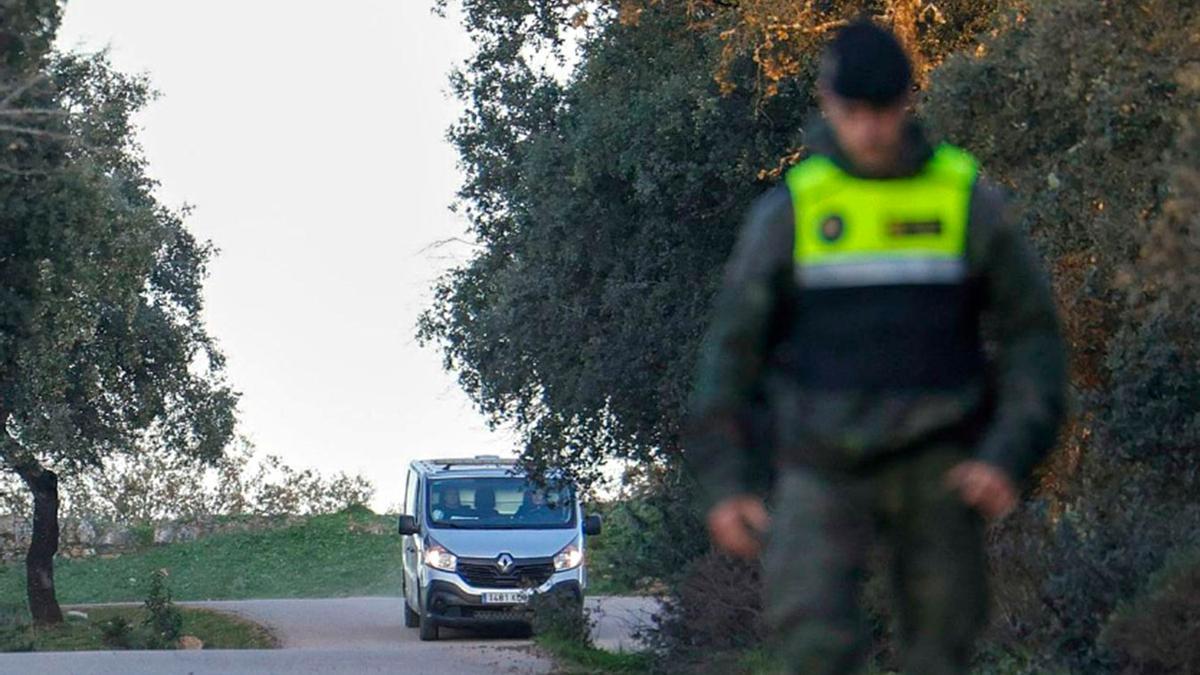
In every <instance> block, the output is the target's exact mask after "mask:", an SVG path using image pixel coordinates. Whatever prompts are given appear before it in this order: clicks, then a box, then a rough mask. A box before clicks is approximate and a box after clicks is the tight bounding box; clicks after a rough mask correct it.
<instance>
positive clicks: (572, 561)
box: [554, 541, 583, 572]
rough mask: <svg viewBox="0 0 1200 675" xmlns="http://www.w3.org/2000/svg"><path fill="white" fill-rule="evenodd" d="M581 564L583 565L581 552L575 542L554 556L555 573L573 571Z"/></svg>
mask: <svg viewBox="0 0 1200 675" xmlns="http://www.w3.org/2000/svg"><path fill="white" fill-rule="evenodd" d="M581 564H583V550H582V549H580V548H579V543H578V542H577V541H573V542H571V543H569V544H567V545H566V546H565V547H563V550H561V551H559V552H558V553H555V554H554V571H555V572H562V571H563V570H573V569H575V568H576V567H579V566H580V565H581Z"/></svg>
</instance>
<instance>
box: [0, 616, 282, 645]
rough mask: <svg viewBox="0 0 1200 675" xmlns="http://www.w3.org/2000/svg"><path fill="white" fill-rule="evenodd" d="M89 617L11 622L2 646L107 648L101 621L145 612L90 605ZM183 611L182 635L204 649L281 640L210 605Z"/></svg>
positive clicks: (133, 620)
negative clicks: (55, 622)
mask: <svg viewBox="0 0 1200 675" xmlns="http://www.w3.org/2000/svg"><path fill="white" fill-rule="evenodd" d="M86 611H87V614H88V618H87V619H86V620H82V619H68V620H67V621H66V622H65V623H63V624H61V625H58V626H53V627H46V628H41V627H33V626H30V625H28V624H27V623H25V624H21V625H15V626H14V625H10V626H8V627H6V628H5V629H4V631H3V636H2V637H0V650H3V651H12V650H16V651H37V652H69V651H88V650H107V649H111V647H109V646H107V645H105V644H104V641H103V639H102V635H101V631H100V623H101V622H103V621H106V620H108V619H113V618H116V617H123V618H124V619H126V620H127V621H129V622H130V623H132V624H134V625H138V624H140V623H141V622H142V620H143V619H144V618H145V616H146V611H145V610H144V609H142V608H141V607H90V608H87V610H86ZM180 611H181V612H182V614H183V631H182V634H183V635H193V636H195V637H198V638H200V640H202V641H203V642H204V648H205V649H273V648H275V647H278V646H279V642H278V640H276V639H275V636H274V635H271V633H270V631H268V630H267V629H266V628H263V627H262V626H260V625H258V624H256V623H254V622H252V621H247V620H245V619H242V618H240V617H236V616H233V615H230V614H225V613H222V612H214V611H212V610H207V609H195V608H186V607H185V608H180Z"/></svg>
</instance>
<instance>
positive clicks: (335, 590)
mask: <svg viewBox="0 0 1200 675" xmlns="http://www.w3.org/2000/svg"><path fill="white" fill-rule="evenodd" d="M394 527H395V523H394V521H393V519H392V518H391V517H388V516H380V515H376V514H374V513H371V512H370V511H369V510H367V509H365V508H362V507H357V508H351V509H347V510H344V511H341V512H339V513H333V514H325V515H318V516H312V517H310V518H308V519H306V520H304V521H302V522H300V523H298V524H295V525H290V526H287V527H282V528H280V529H271V530H262V531H257V532H231V533H228V534H217V535H212V536H210V537H206V538H203V539H200V540H198V541H192V542H184V543H178V544H170V545H165V546H154V545H150V546H146V547H143V548H141V549H139V550H135V551H132V552H130V553H125V554H120V555H118V556H116V557H111V558H100V557H92V558H84V559H79V560H67V561H61V562H60V563H59V564H58V566H57V569H56V571H55V572H56V576H57V579H56V582H57V586H58V588H59V594H60V597H61V598H62V600H63V602H66V603H72V604H79V603H101V602H135V601H140V600H141V599H142V598H143V597H144V585H145V579H147V578H148V576H149V575H150V574H151V573H152V572H153V571H155V570H160V569H161V570H167V571H168V573H169V575H170V580H171V590H172V593H173V594H174V598H175V599H176V600H237V599H244V598H289V597H290V598H321V597H324V598H328V597H345V596H352V595H396V594H398V593H399V588H400V566H399V560H400V545H401V544H400V538H399V537H398V536H396V535H395V533H394ZM24 586H25V577H24V569H23V568H22V567H21V566H19V565H9V566H6V567H5V568H4V569H3V570H2V571H0V604H3V603H10V604H18V603H21V601H22V598H23V597H24Z"/></svg>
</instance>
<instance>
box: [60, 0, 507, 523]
mask: <svg viewBox="0 0 1200 675" xmlns="http://www.w3.org/2000/svg"><path fill="white" fill-rule="evenodd" d="M431 2H432V0H341V1H340V2H336V3H308V2H295V1H291V2H286V1H283V0H254V1H253V2H244V1H234V0H207V1H205V2H163V0H87V1H86V2H85V1H83V0H75V1H74V2H69V3H68V4H67V9H66V13H65V16H64V22H63V26H62V30H61V31H60V33H59V46H60V47H61V48H64V49H84V50H97V49H103V48H108V49H109V50H110V54H111V59H112V61H113V63H114V64H115V65H116V66H117V67H118V68H119V69H121V70H123V71H126V72H145V73H148V74H149V75H150V77H151V79H152V81H153V83H154V86H155V88H157V89H158V90H159V91H160V92H161V94H162V96H161V98H160V99H159V100H158V101H156V102H155V103H153V104H151V106H150V107H149V108H148V109H147V111H146V112H145V113H144V114H143V115H142V117H141V118H140V123H141V125H142V131H141V140H142V143H143V145H144V147H145V151H146V155H147V157H148V159H149V162H150V174H151V175H152V176H153V177H155V178H157V179H158V180H159V181H161V183H162V188H161V191H160V197H161V199H162V201H164V202H165V203H166V204H169V205H172V206H179V205H182V204H185V203H186V204H191V205H193V206H194V207H195V212H194V214H193V215H192V216H191V217H190V218H189V219H188V223H189V225H190V227H191V229H192V231H193V232H195V233H197V234H198V235H199V236H200V237H203V238H207V239H211V240H212V241H213V242H214V243H215V244H216V245H217V246H218V247H219V248H220V249H221V253H220V255H219V257H218V258H217V259H216V261H215V262H214V263H213V265H212V268H211V277H210V279H209V281H208V284H207V286H206V293H205V296H206V299H207V320H208V325H209V328H210V331H211V332H212V334H214V335H215V336H216V337H217V338H218V339H219V340H220V343H221V345H222V348H223V349H224V351H225V353H226V355H227V356H228V358H229V377H230V380H231V381H232V382H233V384H234V386H235V387H236V388H238V389H239V390H240V391H241V392H242V393H243V397H242V403H241V407H240V408H241V424H242V431H243V433H245V434H246V435H247V436H248V437H249V438H251V439H252V440H253V442H254V443H255V445H256V446H257V448H258V450H259V452H261V453H274V454H279V455H281V456H283V457H284V458H285V460H286V461H287V462H288V463H290V464H292V465H295V466H298V467H307V466H312V467H315V468H318V469H320V470H322V471H326V472H329V471H338V470H345V471H348V472H361V473H363V474H365V475H367V476H368V477H369V478H371V479H372V480H373V481H374V482H375V485H376V487H377V491H378V496H377V500H376V501H377V506H384V505H388V504H392V503H395V502H398V501H399V500H400V494H401V492H402V491H403V484H402V483H403V481H402V479H401V478H399V477H400V476H401V475H402V471H403V467H404V465H405V464H406V463H407V462H408V460H409V459H412V458H414V457H422V456H431V455H439V456H440V455H471V454H476V453H482V452H492V453H503V454H509V453H511V451H512V448H513V440H512V439H513V437H512V435H511V434H507V433H505V434H493V433H491V432H489V431H488V430H487V428H486V425H485V424H484V422H483V419H482V417H480V416H479V415H478V414H477V413H476V412H474V410H473V409H472V408H471V406H470V404H469V402H468V400H467V399H466V396H465V395H464V394H462V393H461V391H459V389H458V388H457V386H456V385H455V383H454V380H453V377H452V376H451V375H448V374H446V373H444V372H443V371H442V370H441V358H440V355H439V354H438V353H437V352H435V351H434V350H432V349H423V348H420V347H418V346H417V344H416V342H415V340H414V338H413V333H414V325H415V322H416V317H417V315H418V313H419V312H420V310H421V309H422V308H423V307H424V306H425V304H426V303H427V302H428V299H429V297H430V290H429V289H430V286H431V284H432V282H433V280H434V279H435V278H436V277H437V276H438V275H439V274H440V273H441V272H442V271H443V270H445V269H446V268H447V267H448V266H450V265H451V264H453V263H454V262H456V261H461V260H463V259H465V257H466V256H467V255H468V253H469V251H468V250H467V249H466V247H464V246H459V247H457V248H455V249H452V250H446V249H445V248H442V249H437V250H434V251H429V250H427V247H428V246H429V245H430V244H431V243H433V242H435V241H438V240H443V239H447V238H451V237H457V236H462V235H463V233H464V230H465V223H464V222H463V221H462V220H461V219H460V218H459V217H457V216H455V215H453V214H451V213H450V212H449V211H448V206H449V204H450V203H451V201H452V200H453V194H454V190H455V189H456V188H457V186H458V185H459V183H460V181H461V177H460V174H459V171H458V170H457V168H456V166H455V154H454V151H453V149H452V148H451V147H450V146H449V145H448V144H447V143H446V141H445V140H444V139H445V130H446V128H447V127H448V126H449V125H450V123H451V122H452V121H453V120H454V119H455V118H456V117H457V115H458V112H459V110H460V106H459V104H458V102H457V101H454V100H453V99H451V98H450V97H449V96H448V95H447V93H446V90H447V84H446V81H447V80H446V76H447V74H448V73H449V71H450V69H451V68H452V67H453V65H454V64H455V63H457V62H459V61H461V60H462V59H463V58H464V57H465V56H466V55H467V54H468V53H469V49H470V44H469V41H468V39H467V37H466V35H465V32H464V31H463V30H462V28H461V26H460V25H459V23H457V22H456V21H455V20H454V19H453V18H451V19H441V18H438V17H436V16H433V15H432V14H431V13H430V7H429V6H430V4H431Z"/></svg>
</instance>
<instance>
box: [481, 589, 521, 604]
mask: <svg viewBox="0 0 1200 675" xmlns="http://www.w3.org/2000/svg"><path fill="white" fill-rule="evenodd" d="M528 599H529V594H528V593H526V592H525V591H511V592H508V593H484V594H483V604H485V605H523V604H525V601H526V600H528Z"/></svg>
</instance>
